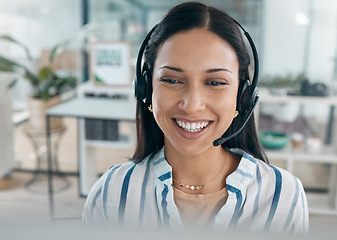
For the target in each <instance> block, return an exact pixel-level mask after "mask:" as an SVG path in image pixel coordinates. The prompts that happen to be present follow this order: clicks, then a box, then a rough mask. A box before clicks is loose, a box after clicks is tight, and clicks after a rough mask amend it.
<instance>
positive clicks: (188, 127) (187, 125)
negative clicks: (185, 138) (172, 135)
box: [174, 119, 210, 133]
mask: <svg viewBox="0 0 337 240" xmlns="http://www.w3.org/2000/svg"><path fill="white" fill-rule="evenodd" d="M174 120H175V122H176V124H177V125H178V126H179V127H180V128H181V129H183V130H184V131H187V132H191V133H195V132H200V131H202V130H203V129H204V128H206V127H207V126H208V125H209V124H210V121H200V122H188V121H182V120H177V119H174Z"/></svg>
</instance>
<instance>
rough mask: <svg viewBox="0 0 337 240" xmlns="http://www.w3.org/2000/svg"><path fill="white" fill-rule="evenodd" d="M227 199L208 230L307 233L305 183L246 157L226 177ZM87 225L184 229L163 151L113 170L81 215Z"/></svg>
mask: <svg viewBox="0 0 337 240" xmlns="http://www.w3.org/2000/svg"><path fill="white" fill-rule="evenodd" d="M227 189H228V199H227V202H226V204H225V205H224V206H223V207H222V208H221V209H220V211H219V212H218V213H217V214H216V216H215V217H214V219H213V221H212V222H211V224H210V225H209V229H216V230H224V231H227V230H233V231H236V230H240V231H241V230H243V231H249V232H263V231H268V232H296V233H305V232H307V231H308V209H307V202H306V197H305V193H304V190H303V187H302V184H301V182H300V181H299V180H298V179H297V178H296V177H294V176H293V175H291V174H290V173H289V172H287V171H285V170H283V169H280V168H277V167H274V166H271V165H268V164H266V163H264V162H262V161H259V160H256V159H254V158H253V157H252V156H250V155H248V154H246V153H243V156H242V158H241V161H240V163H239V166H238V168H237V169H236V170H235V171H234V172H233V173H232V174H231V175H229V176H228V178H227ZM83 223H84V224H86V225H98V226H102V225H103V226H109V227H113V228H120V227H123V226H128V227H130V226H131V227H137V228H145V229H146V228H150V229H154V228H160V227H163V228H169V229H183V228H184V227H183V224H182V222H181V220H180V216H179V212H178V209H177V207H176V205H175V203H174V197H173V188H172V168H171V166H170V165H169V164H168V163H167V161H166V159H165V157H164V149H162V150H161V151H160V152H159V153H157V154H155V155H154V154H153V155H150V156H149V157H148V158H146V159H145V160H144V161H142V162H140V163H132V162H127V163H124V164H121V165H117V166H114V167H112V168H110V169H109V170H108V171H107V172H106V173H105V174H104V175H103V176H102V177H101V178H100V179H99V180H98V181H97V182H96V184H95V185H94V187H93V188H92V190H91V192H90V194H89V196H88V198H87V201H86V204H85V207H84V212H83Z"/></svg>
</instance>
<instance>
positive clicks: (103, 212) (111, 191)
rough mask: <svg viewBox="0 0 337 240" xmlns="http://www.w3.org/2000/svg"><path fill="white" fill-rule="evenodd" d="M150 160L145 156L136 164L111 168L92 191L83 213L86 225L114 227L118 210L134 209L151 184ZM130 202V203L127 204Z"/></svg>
mask: <svg viewBox="0 0 337 240" xmlns="http://www.w3.org/2000/svg"><path fill="white" fill-rule="evenodd" d="M152 162H153V158H151V157H147V158H145V159H144V160H143V161H141V162H139V163H134V162H132V161H128V162H126V163H123V164H119V165H115V166H112V167H111V168H110V169H108V170H107V171H106V172H105V173H104V174H103V175H102V176H101V177H100V178H99V179H98V180H97V181H96V183H95V184H94V186H93V187H92V188H91V190H90V192H89V194H88V196H87V199H86V203H85V206H84V211H83V222H84V223H85V224H86V225H99V224H102V225H110V224H114V222H115V221H117V220H116V218H117V217H118V215H119V212H120V211H121V210H120V209H125V207H126V206H129V207H131V208H134V206H133V205H135V204H138V205H139V202H140V199H141V197H142V193H143V192H144V187H143V185H144V182H146V185H151V186H152V185H153V183H152V182H154V181H153V180H151V174H152V175H153V173H151V172H153V171H152V167H151V166H152V165H153V164H151V163H152ZM129 200H130V201H129Z"/></svg>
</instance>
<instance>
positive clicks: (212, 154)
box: [165, 145, 230, 193]
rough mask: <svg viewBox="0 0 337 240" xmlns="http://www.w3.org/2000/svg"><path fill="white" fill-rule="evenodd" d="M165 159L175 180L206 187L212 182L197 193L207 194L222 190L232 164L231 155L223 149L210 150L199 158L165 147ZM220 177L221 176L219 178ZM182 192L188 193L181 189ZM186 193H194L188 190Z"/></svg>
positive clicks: (198, 156)
mask: <svg viewBox="0 0 337 240" xmlns="http://www.w3.org/2000/svg"><path fill="white" fill-rule="evenodd" d="M165 157H166V159H167V161H168V162H169V164H170V165H171V166H172V169H173V173H172V174H173V179H174V180H176V181H178V182H180V183H184V184H191V185H204V184H207V183H208V182H209V181H211V180H212V179H213V178H215V177H216V179H214V181H212V182H211V183H210V184H209V186H207V188H204V189H201V190H200V191H198V192H197V193H207V192H212V191H216V190H220V189H221V188H223V187H224V186H225V178H226V176H227V175H226V172H227V171H226V170H227V168H228V167H229V166H230V164H226V162H227V161H230V154H228V153H227V151H225V150H224V149H223V148H214V147H212V148H210V150H209V151H206V152H205V153H203V154H199V155H197V156H184V155H182V154H180V153H178V152H177V151H175V150H174V148H173V147H172V146H169V145H168V146H167V145H166V146H165ZM218 175H219V176H218ZM180 189H181V190H183V191H186V189H183V188H181V187H180ZM186 192H193V191H190V190H187V191H186ZM193 193H195V191H194V192H193Z"/></svg>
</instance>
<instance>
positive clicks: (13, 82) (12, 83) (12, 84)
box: [7, 78, 19, 88]
mask: <svg viewBox="0 0 337 240" xmlns="http://www.w3.org/2000/svg"><path fill="white" fill-rule="evenodd" d="M18 80H19V79H18V78H15V79H14V80H13V81H12V82H11V83H10V84H8V86H7V87H8V88H12V87H14V85H15V84H16V83H17V82H18Z"/></svg>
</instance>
